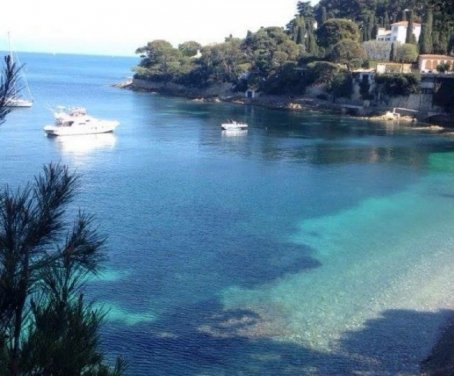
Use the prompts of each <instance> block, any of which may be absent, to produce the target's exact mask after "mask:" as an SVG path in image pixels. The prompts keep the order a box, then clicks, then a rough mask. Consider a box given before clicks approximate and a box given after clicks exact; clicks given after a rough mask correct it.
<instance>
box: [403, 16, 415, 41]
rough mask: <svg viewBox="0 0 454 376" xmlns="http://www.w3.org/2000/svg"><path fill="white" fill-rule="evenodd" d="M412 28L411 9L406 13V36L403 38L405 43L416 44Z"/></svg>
mask: <svg viewBox="0 0 454 376" xmlns="http://www.w3.org/2000/svg"><path fill="white" fill-rule="evenodd" d="M404 13H405V12H404ZM413 28H414V26H413V11H412V10H411V11H410V12H409V15H408V24H407V36H406V38H405V43H411V44H416V37H415V34H414V33H413Z"/></svg>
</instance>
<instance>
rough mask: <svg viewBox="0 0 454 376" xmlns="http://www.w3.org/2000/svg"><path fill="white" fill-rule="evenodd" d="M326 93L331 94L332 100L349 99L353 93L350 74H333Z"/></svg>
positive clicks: (343, 72) (342, 72)
mask: <svg viewBox="0 0 454 376" xmlns="http://www.w3.org/2000/svg"><path fill="white" fill-rule="evenodd" d="M328 91H329V92H330V93H331V94H332V96H333V99H334V100H335V99H336V98H350V96H351V94H352V91H353V80H352V75H351V73H350V72H345V71H339V72H337V73H335V74H334V76H333V78H332V80H331V82H330V85H329V86H328Z"/></svg>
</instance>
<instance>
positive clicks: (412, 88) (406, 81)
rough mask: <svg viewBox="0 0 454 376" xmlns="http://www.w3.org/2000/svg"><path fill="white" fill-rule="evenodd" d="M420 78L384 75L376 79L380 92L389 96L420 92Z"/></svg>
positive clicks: (404, 75)
mask: <svg viewBox="0 0 454 376" xmlns="http://www.w3.org/2000/svg"><path fill="white" fill-rule="evenodd" d="M419 81H420V80H419V78H418V77H417V76H416V75H414V74H412V73H407V74H382V75H377V76H376V77H375V83H376V84H377V85H379V87H380V90H381V91H382V92H383V93H384V94H386V95H389V96H397V95H409V94H414V93H417V92H418V90H419Z"/></svg>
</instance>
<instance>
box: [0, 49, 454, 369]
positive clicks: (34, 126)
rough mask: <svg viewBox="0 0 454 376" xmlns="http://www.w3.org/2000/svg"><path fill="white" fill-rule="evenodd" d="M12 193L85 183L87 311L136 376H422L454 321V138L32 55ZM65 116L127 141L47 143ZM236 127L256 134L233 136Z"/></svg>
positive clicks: (81, 194)
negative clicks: (91, 235) (65, 110)
mask: <svg viewBox="0 0 454 376" xmlns="http://www.w3.org/2000/svg"><path fill="white" fill-rule="evenodd" d="M20 58H21V61H22V62H23V63H25V67H24V70H23V71H24V74H25V77H26V78H27V81H28V85H29V87H30V90H31V93H32V94H33V98H34V105H33V107H32V108H29V109H17V110H15V111H13V112H12V113H11V114H9V115H8V117H7V119H6V122H5V123H4V124H2V125H1V126H0V161H1V169H0V185H1V186H2V187H4V186H5V185H9V186H10V187H11V188H13V189H16V188H17V187H19V186H23V185H25V184H26V183H27V182H28V181H30V180H32V179H33V177H34V176H36V175H37V174H39V173H40V171H42V167H43V165H45V164H47V163H50V162H54V163H57V162H58V163H62V164H65V165H67V166H69V168H70V169H71V170H72V171H75V172H77V174H79V175H80V177H81V178H80V179H81V180H80V182H81V184H80V188H79V191H78V195H77V196H76V198H75V200H74V202H73V203H72V205H71V206H70V207H69V214H68V215H75V214H76V213H77V211H78V210H79V208H80V209H82V210H84V211H86V212H87V213H89V214H92V215H94V217H95V223H96V225H97V226H98V227H99V231H100V232H101V233H102V234H104V235H106V236H107V237H108V242H107V255H108V260H107V261H106V262H105V264H104V269H103V270H102V272H101V273H100V274H99V275H98V276H97V277H96V278H93V279H91V280H90V281H89V282H88V284H87V286H86V296H87V298H88V299H90V300H93V301H95V302H96V306H98V307H101V309H103V310H104V311H105V312H106V318H105V321H104V324H103V326H102V329H101V333H100V341H101V346H102V349H103V351H104V353H105V354H106V360H107V361H113V360H114V359H115V357H117V356H122V357H123V358H124V359H125V360H126V362H127V364H128V369H127V372H126V375H128V376H146V375H159V376H161V375H162V376H163V375H166V376H179V375H190V376H208V375H210V376H218V375H219V376H227V375H228V376H230V375H238V376H240V375H265V376H266V375H269V376H274V375H353V374H355V375H415V374H417V373H418V369H419V368H418V367H419V362H420V361H421V360H422V359H424V358H425V357H426V356H427V355H428V354H429V352H430V350H431V348H432V346H433V345H434V343H435V342H436V340H437V338H438V336H439V335H440V331H441V329H442V328H443V326H444V325H445V324H446V322H447V320H448V318H449V317H450V316H451V315H452V313H453V311H452V309H453V305H454V304H453V303H454V299H453V296H452V292H453V287H454V135H453V134H449V132H444V133H439V132H433V131H428V130H427V129H425V128H423V127H420V126H419V125H412V126H406V125H398V124H385V123H377V122H367V121H364V120H360V119H353V118H349V117H343V116H338V115H328V114H322V113H318V112H310V111H303V112H286V111H279V110H271V109H266V108H262V107H254V106H247V105H236V104H227V103H200V102H194V101H191V100H188V99H182V98H171V97H166V96H161V95H157V94H153V93H145V92H133V91H128V90H122V89H118V88H115V87H113V86H112V85H113V84H115V83H118V82H120V81H123V80H125V79H126V78H127V77H128V76H131V75H132V71H131V68H132V67H133V66H134V65H135V64H137V62H138V59H136V58H129V57H128V58H126V57H108V56H78V55H61V54H56V55H53V54H31V53H22V54H20ZM57 106H83V107H86V108H87V110H88V112H89V113H90V114H92V115H93V116H95V117H99V118H105V119H114V120H118V121H119V122H120V126H119V127H118V128H117V130H116V131H115V133H113V134H104V135H90V136H70V137H60V138H48V137H46V136H45V134H44V132H43V127H44V126H45V125H48V124H52V123H53V111H54V110H55V108H57ZM226 119H235V120H237V121H244V122H246V123H248V124H249V128H248V130H247V131H246V132H233V133H231V132H230V133H226V132H223V131H221V128H220V124H221V123H222V122H223V121H225V120H226Z"/></svg>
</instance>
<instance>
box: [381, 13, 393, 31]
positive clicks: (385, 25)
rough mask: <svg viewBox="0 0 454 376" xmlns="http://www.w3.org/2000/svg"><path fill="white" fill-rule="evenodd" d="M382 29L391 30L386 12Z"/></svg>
mask: <svg viewBox="0 0 454 376" xmlns="http://www.w3.org/2000/svg"><path fill="white" fill-rule="evenodd" d="M383 27H384V28H385V29H386V30H389V29H390V28H391V23H390V22H389V15H388V12H386V13H385V18H384V20H383Z"/></svg>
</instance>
